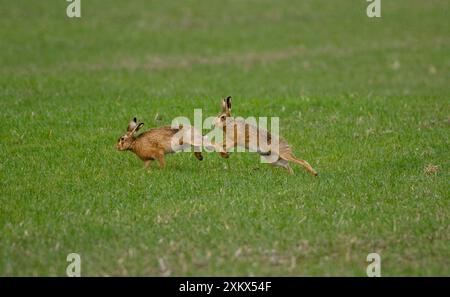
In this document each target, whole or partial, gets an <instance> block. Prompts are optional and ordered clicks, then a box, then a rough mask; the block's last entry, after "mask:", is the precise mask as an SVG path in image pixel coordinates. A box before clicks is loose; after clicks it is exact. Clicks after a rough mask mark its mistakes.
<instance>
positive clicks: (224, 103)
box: [222, 99, 228, 111]
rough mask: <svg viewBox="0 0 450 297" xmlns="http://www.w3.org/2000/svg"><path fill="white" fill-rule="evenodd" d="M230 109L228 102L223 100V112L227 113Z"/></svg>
mask: <svg viewBox="0 0 450 297" xmlns="http://www.w3.org/2000/svg"><path fill="white" fill-rule="evenodd" d="M227 109H228V107H227V100H226V99H223V100H222V111H227Z"/></svg>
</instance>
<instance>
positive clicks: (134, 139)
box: [117, 118, 203, 168]
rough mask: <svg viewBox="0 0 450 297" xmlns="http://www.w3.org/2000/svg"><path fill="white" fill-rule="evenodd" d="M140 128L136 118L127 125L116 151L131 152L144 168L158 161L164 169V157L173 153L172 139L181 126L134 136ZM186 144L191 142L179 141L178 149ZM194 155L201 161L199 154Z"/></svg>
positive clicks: (155, 129)
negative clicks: (141, 162) (142, 162)
mask: <svg viewBox="0 0 450 297" xmlns="http://www.w3.org/2000/svg"><path fill="white" fill-rule="evenodd" d="M142 126H143V123H140V124H137V122H136V118H134V120H133V121H131V122H130V123H129V124H128V129H127V133H125V134H124V135H123V136H121V137H120V138H119V140H118V143H117V149H118V150H121V151H125V150H129V151H132V152H133V153H135V154H136V155H137V156H138V157H139V158H140V159H141V160H142V161H144V166H145V167H148V166H149V165H150V162H151V161H153V160H158V162H159V166H160V167H161V168H164V166H165V159H164V156H165V155H166V154H170V153H174V152H175V150H174V148H173V147H172V139H173V137H174V136H175V134H177V133H178V132H180V130H181V129H184V128H183V126H180V127H179V128H172V127H170V126H165V127H160V128H153V129H150V130H148V131H146V132H144V133H141V134H140V135H138V136H136V135H135V134H136V132H137V131H138V130H139V129H140V128H141V127H142ZM185 129H190V128H185ZM186 144H187V145H190V144H191V142H189V141H188V142H187V143H183V140H180V141H179V143H178V145H179V147H180V148H181V147H183V146H184V145H186ZM194 155H195V157H196V158H197V159H198V160H200V161H201V160H203V156H202V154H201V152H194Z"/></svg>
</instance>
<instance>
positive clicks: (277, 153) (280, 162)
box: [214, 97, 317, 176]
mask: <svg viewBox="0 0 450 297" xmlns="http://www.w3.org/2000/svg"><path fill="white" fill-rule="evenodd" d="M214 125H215V127H218V128H222V130H223V140H224V141H223V142H222V143H221V144H220V143H218V144H217V146H218V147H221V148H223V151H222V152H221V156H222V157H224V158H227V157H228V156H229V155H228V150H229V149H231V148H233V147H237V146H240V147H245V148H246V149H251V150H252V151H256V152H258V153H259V154H260V155H262V156H263V158H265V159H266V161H267V162H268V163H270V164H272V165H274V166H280V167H283V168H285V169H286V170H287V171H288V172H289V173H290V174H293V173H294V172H293V170H292V168H291V167H290V166H289V161H291V162H295V163H297V164H299V165H301V166H303V167H304V168H305V169H306V170H307V171H308V172H309V173H310V174H312V175H313V176H317V172H316V171H315V170H314V169H313V168H312V167H311V165H309V163H308V162H306V161H305V160H301V159H297V158H296V157H295V156H294V155H293V153H292V150H291V148H290V146H289V144H288V143H287V141H286V140H284V139H283V138H281V137H278V136H275V135H271V134H270V133H269V132H268V131H266V130H265V129H262V128H258V127H255V126H253V125H251V124H249V123H247V122H246V121H245V120H244V119H242V118H238V119H235V118H233V116H232V115H231V97H228V98H226V99H223V100H222V112H221V113H220V114H219V116H218V117H217V118H216V120H215V122H214ZM229 129H230V130H231V129H233V132H231V133H227V130H228V131H230V130H229ZM239 131H241V132H240V133H239ZM255 139H256V141H254V140H255ZM260 139H262V140H265V141H260ZM276 142H278V146H277V145H276ZM269 155H270V159H269ZM274 157H275V158H274Z"/></svg>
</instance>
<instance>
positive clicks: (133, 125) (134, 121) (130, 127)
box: [127, 118, 137, 132]
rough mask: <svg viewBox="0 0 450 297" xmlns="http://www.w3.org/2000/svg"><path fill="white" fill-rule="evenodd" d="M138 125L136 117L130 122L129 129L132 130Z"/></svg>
mask: <svg viewBox="0 0 450 297" xmlns="http://www.w3.org/2000/svg"><path fill="white" fill-rule="evenodd" d="M136 127H137V120H136V118H134V119H133V120H132V121H131V122H129V123H128V127H127V131H128V132H132V131H133V130H134V129H135V128H136Z"/></svg>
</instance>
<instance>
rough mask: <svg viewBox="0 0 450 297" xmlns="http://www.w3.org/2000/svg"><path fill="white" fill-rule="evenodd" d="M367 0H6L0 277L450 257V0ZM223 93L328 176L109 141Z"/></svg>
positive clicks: (394, 264)
mask: <svg viewBox="0 0 450 297" xmlns="http://www.w3.org/2000/svg"><path fill="white" fill-rule="evenodd" d="M367 4H368V3H367V2H366V1H363V0H358V1H354V0H346V1H343V0H342V1H329V0H320V1H319V0H315V1H269V0H267V1H266V0H264V1H237V0H235V1H194V0H189V1H147V0H145V1H144V0H133V1H100V0H90V1H82V18H81V19H68V18H67V17H66V15H65V9H66V5H67V2H65V1H56V0H47V1H44V0H42V1H31V0H30V1H26V0H17V1H9V0H0V7H1V9H0V108H1V113H0V126H1V130H0V133H1V134H0V136H1V141H0V181H1V190H0V275H1V276H10V275H13V276H17V275H39V276H44V275H61V276H62V275H65V271H66V266H67V264H68V263H67V262H66V256H67V254H69V253H71V252H77V253H79V254H80V255H81V259H82V275H91V276H102V275H121V276H122V275H123V276H136V275H156V276H159V275H172V276H174V275H176V276H180V275H181V276H186V275H202V276H204V275H215V276H219V275H220V276H224V275H238V276H246V275H255V276H269V275H270V276H287V275H289V276H301V275H308V276H325V275H332V276H337V275H344V276H364V275H365V271H366V266H367V262H366V256H367V254H368V253H371V252H378V253H379V254H380V255H381V259H382V275H385V276H398V275H408V276H413V275H420V276H425V275H427V276H429V275H450V242H449V240H450V191H449V165H450V164H449V145H450V141H449V128H450V125H449V124H450V104H449V95H450V84H449V78H450V77H449V73H450V72H449V70H450V67H449V66H450V55H449V53H450V51H449V50H450V37H449V36H450V34H449V33H450V30H449V23H448V15H449V6H450V5H449V3H448V1H438V0H434V1H431V0H430V1H423V0H397V1H386V0H383V1H382V17H381V18H380V19H369V18H368V17H367V16H366V12H365V11H366V5H367ZM227 95H232V96H233V98H234V101H233V103H234V106H233V111H234V114H235V115H241V116H244V117H247V116H278V117H280V123H281V134H282V135H283V136H284V138H286V139H287V140H288V141H289V142H290V143H291V145H292V146H293V147H294V151H295V153H296V155H297V156H299V157H301V158H304V159H306V160H308V161H309V162H310V163H311V164H312V165H313V167H314V168H316V169H317V170H318V171H319V173H320V177H319V178H312V177H311V176H309V175H307V174H306V172H304V171H303V169H301V168H300V167H298V166H295V167H294V170H295V173H296V174H295V175H294V176H289V175H287V174H286V172H284V171H283V170H281V169H277V168H272V167H270V166H267V165H265V164H260V163H259V159H258V157H257V156H256V155H254V154H233V155H232V156H231V158H230V159H229V160H224V159H222V158H220V156H218V155H216V154H205V160H204V161H202V162H199V161H197V160H196V159H195V158H194V156H193V155H191V154H177V155H172V156H168V157H167V159H166V161H167V167H166V168H165V169H164V170H160V169H158V167H157V166H154V167H153V168H152V170H151V171H150V172H147V171H145V170H143V169H142V162H140V161H139V160H138V159H137V158H136V157H135V156H134V155H133V154H132V153H129V152H118V151H117V150H116V148H115V142H116V140H117V138H118V137H119V136H120V135H121V134H122V133H123V132H124V131H125V128H126V125H127V122H128V121H129V120H130V119H131V118H132V117H133V116H137V117H138V118H139V119H142V120H143V121H144V122H145V127H146V128H150V127H155V126H159V125H167V124H170V121H171V119H172V118H174V117H176V116H188V117H190V118H191V119H192V117H193V110H194V108H202V109H203V114H204V116H205V117H206V116H213V115H216V114H217V113H218V112H219V111H220V102H219V100H220V99H221V98H222V97H223V96H227ZM156 114H159V118H160V119H159V120H155V115H156ZM203 132H204V133H207V132H208V131H206V130H205V131H203ZM155 165H156V164H155ZM428 165H434V166H438V167H437V172H435V173H430V174H427V173H426V172H425V168H426V166H428Z"/></svg>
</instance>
